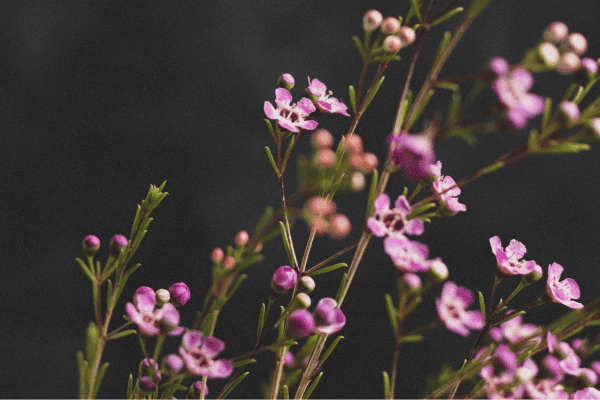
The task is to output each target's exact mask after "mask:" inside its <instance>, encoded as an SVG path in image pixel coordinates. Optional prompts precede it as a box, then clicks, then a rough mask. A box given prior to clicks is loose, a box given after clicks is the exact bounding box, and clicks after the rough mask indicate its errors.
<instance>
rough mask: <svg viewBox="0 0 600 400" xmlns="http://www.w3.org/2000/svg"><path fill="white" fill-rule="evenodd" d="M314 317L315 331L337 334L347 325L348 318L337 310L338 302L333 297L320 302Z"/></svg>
mask: <svg viewBox="0 0 600 400" xmlns="http://www.w3.org/2000/svg"><path fill="white" fill-rule="evenodd" d="M314 317H315V323H316V326H315V331H317V332H320V333H335V332H337V331H339V330H340V329H342V328H343V327H344V325H346V316H345V315H344V313H343V312H342V310H340V309H339V308H337V302H336V301H335V300H334V299H332V298H331V297H324V298H322V299H321V300H319V303H318V304H317V307H316V308H315V312H314Z"/></svg>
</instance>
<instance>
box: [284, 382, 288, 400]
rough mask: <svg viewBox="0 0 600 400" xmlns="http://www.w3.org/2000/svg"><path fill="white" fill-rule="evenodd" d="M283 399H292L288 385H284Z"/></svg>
mask: <svg viewBox="0 0 600 400" xmlns="http://www.w3.org/2000/svg"><path fill="white" fill-rule="evenodd" d="M283 399H284V400H289V399H290V389H289V388H288V385H283Z"/></svg>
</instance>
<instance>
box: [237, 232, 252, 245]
mask: <svg viewBox="0 0 600 400" xmlns="http://www.w3.org/2000/svg"><path fill="white" fill-rule="evenodd" d="M234 240H235V244H237V245H238V246H244V245H246V244H247V243H248V240H250V236H248V232H246V231H239V232H238V233H237V235H235V239H234Z"/></svg>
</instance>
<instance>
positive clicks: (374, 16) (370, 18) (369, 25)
mask: <svg viewBox="0 0 600 400" xmlns="http://www.w3.org/2000/svg"><path fill="white" fill-rule="evenodd" d="M381 21H383V15H381V13H380V12H379V11H377V10H369V11H367V12H366V13H365V15H364V17H363V29H364V30H365V32H373V31H374V30H375V29H377V28H379V25H381Z"/></svg>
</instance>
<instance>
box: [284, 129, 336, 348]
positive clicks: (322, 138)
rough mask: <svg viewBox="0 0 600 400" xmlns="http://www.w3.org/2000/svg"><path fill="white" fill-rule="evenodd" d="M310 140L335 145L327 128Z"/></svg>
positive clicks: (323, 145)
mask: <svg viewBox="0 0 600 400" xmlns="http://www.w3.org/2000/svg"><path fill="white" fill-rule="evenodd" d="M310 142H311V144H312V145H313V146H315V147H331V146H333V135H332V134H331V132H329V131H328V130H327V129H323V128H319V129H317V130H316V131H314V132H313V134H312V136H311V138H310ZM288 354H289V353H288Z"/></svg>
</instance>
